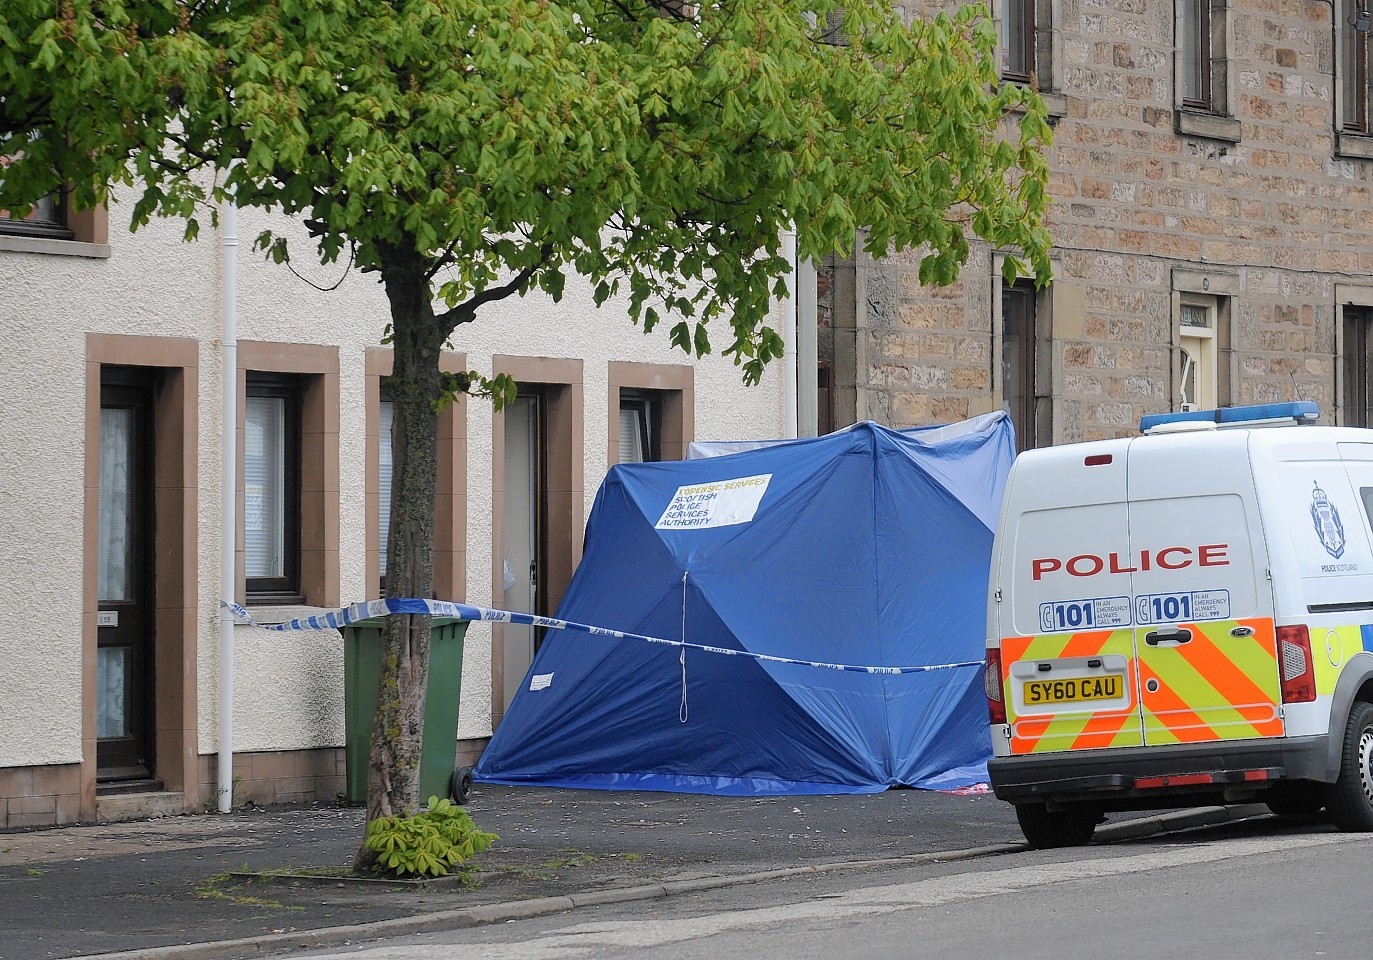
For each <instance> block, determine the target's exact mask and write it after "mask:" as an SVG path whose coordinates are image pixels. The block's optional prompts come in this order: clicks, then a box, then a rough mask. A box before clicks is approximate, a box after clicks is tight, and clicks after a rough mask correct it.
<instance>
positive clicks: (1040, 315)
mask: <svg viewBox="0 0 1373 960" xmlns="http://www.w3.org/2000/svg"><path fill="white" fill-rule="evenodd" d="M1006 256H1007V255H1006V254H1005V253H993V255H992V271H991V278H990V281H991V297H990V299H991V307H992V323H991V341H992V349H991V351H990V357H991V369H990V370H989V371H988V382H989V383H990V384H991V399H992V403H991V409H992V410H1002V409H1005V398H1004V397H1003V396H1002V394H1001V364H1002V356H1001V352H1002V351H1001V328H1002V323H1003V321H1004V317H1003V315H1002V303H1001V287H1002V284H1003V283H1004V282H1005V279H1004V274H1003V270H1004V265H1005V263H1006ZM1052 266H1053V272H1054V277H1053V278H1052V279H1051V281H1050V283H1049V284H1048V285H1047V286H1045V287H1043V288H1041V289H1039V290H1036V291H1035V296H1034V315H1035V383H1034V386H1035V445H1038V446H1047V445H1049V444H1051V443H1055V442H1057V440H1058V432H1057V427H1056V425H1055V423H1054V409H1053V408H1054V406H1055V405H1054V402H1053V398H1054V397H1056V396H1058V394H1059V387H1058V383H1059V375H1060V369H1059V362H1058V359H1057V358H1058V356H1059V355H1060V354H1061V352H1062V343H1061V341H1062V340H1065V339H1081V337H1082V322H1083V321H1082V315H1081V312H1080V311H1079V312H1078V315H1077V317H1076V318H1075V320H1072V321H1071V323H1072V324H1074V326H1073V329H1071V330H1066V329H1060V327H1061V326H1062V325H1063V324H1064V323H1065V322H1069V318H1068V317H1067V316H1066V315H1065V316H1063V317H1059V314H1060V313H1062V312H1063V311H1062V310H1061V309H1059V308H1060V307H1061V301H1062V297H1061V296H1060V293H1061V291H1060V289H1059V284H1058V282H1057V278H1058V275H1059V273H1060V268H1059V263H1058V260H1057V258H1056V257H1055V258H1054V260H1053V264H1052ZM1017 279H1025V278H1023V277H1020V278H1017ZM1070 289H1072V290H1079V289H1080V288H1077V287H1072V288H1070ZM1041 401H1043V403H1041ZM1044 404H1047V405H1048V409H1043V406H1044Z"/></svg>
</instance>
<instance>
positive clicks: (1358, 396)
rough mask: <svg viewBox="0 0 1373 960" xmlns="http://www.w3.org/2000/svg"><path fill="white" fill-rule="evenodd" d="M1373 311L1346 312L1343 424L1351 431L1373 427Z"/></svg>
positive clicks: (1349, 309) (1350, 309)
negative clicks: (1372, 383)
mask: <svg viewBox="0 0 1373 960" xmlns="http://www.w3.org/2000/svg"><path fill="white" fill-rule="evenodd" d="M1370 325H1373V307H1366V306H1346V307H1345V308H1344V357H1343V362H1344V391H1343V394H1342V398H1341V404H1340V423H1341V424H1343V425H1344V426H1350V427H1367V426H1373V394H1370V390H1369V370H1370V367H1373V336H1370V335H1369V326H1370Z"/></svg>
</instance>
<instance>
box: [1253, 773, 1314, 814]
mask: <svg viewBox="0 0 1373 960" xmlns="http://www.w3.org/2000/svg"><path fill="white" fill-rule="evenodd" d="M1263 802H1264V804H1265V805H1266V806H1267V807H1268V809H1269V810H1271V811H1273V813H1275V814H1277V815H1278V816H1280V817H1314V816H1315V815H1316V814H1318V813H1320V812H1321V810H1323V809H1324V808H1325V790H1324V789H1323V785H1322V784H1317V783H1312V782H1311V781H1309V780H1293V781H1283V782H1281V783H1278V784H1275V785H1274V786H1273V787H1272V788H1271V789H1269V791H1268V792H1267V793H1265V794H1264V795H1263Z"/></svg>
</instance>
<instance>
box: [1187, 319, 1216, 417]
mask: <svg viewBox="0 0 1373 960" xmlns="http://www.w3.org/2000/svg"><path fill="white" fill-rule="evenodd" d="M1178 363H1179V370H1178V409H1179V410H1213V409H1215V408H1216V407H1217V406H1219V403H1218V397H1217V391H1216V302H1215V299H1214V298H1202V297H1184V298H1183V300H1182V305H1181V307H1180V314H1179V331H1178Z"/></svg>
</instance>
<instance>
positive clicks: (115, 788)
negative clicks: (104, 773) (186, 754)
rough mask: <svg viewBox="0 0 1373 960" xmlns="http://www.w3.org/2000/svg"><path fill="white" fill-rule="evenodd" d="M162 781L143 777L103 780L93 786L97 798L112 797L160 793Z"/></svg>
mask: <svg viewBox="0 0 1373 960" xmlns="http://www.w3.org/2000/svg"><path fill="white" fill-rule="evenodd" d="M162 792H163V789H162V781H161V780H153V779H151V778H149V777H143V778H140V779H137V780H105V781H103V782H100V783H97V784H96V785H95V795H96V796H97V797H113V796H115V795H117V794H121V793H162Z"/></svg>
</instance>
